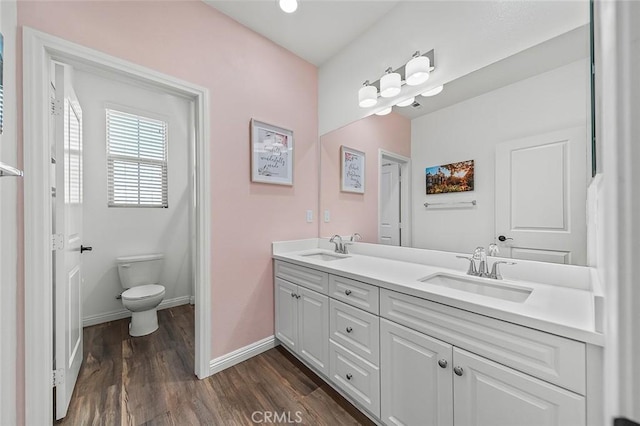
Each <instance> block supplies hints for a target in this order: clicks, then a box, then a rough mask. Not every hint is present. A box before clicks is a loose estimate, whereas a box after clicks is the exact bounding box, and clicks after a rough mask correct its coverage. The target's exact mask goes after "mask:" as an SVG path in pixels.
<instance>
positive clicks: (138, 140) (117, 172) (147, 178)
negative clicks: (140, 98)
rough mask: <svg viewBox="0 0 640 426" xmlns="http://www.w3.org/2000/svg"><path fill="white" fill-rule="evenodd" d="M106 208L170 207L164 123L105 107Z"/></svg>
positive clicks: (165, 123)
mask: <svg viewBox="0 0 640 426" xmlns="http://www.w3.org/2000/svg"><path fill="white" fill-rule="evenodd" d="M106 120H107V180H108V192H109V200H108V202H109V207H161V208H167V207H169V197H168V185H167V156H168V152H167V145H168V140H167V139H168V132H167V127H168V126H167V122H165V121H162V120H158V119H155V118H149V117H144V116H140V115H136V114H131V113H128V112H124V111H118V110H115V109H110V108H107V110H106Z"/></svg>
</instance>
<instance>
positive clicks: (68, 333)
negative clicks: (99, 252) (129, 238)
mask: <svg viewBox="0 0 640 426" xmlns="http://www.w3.org/2000/svg"><path fill="white" fill-rule="evenodd" d="M54 105H55V107H54V109H53V114H54V123H55V125H54V127H55V142H56V143H55V170H56V172H55V174H56V192H55V193H56V196H55V210H54V214H55V218H54V220H55V223H54V232H55V239H56V240H57V247H56V250H54V251H53V256H54V268H55V269H54V287H55V288H54V294H55V308H54V324H55V325H54V345H55V359H54V363H55V368H56V374H57V375H58V377H57V379H56V419H61V418H63V417H64V416H65V415H66V414H67V409H68V408H69V402H70V401H71V396H72V394H73V388H74V387H75V384H76V380H77V378H78V373H79V372H80V365H81V364H82V309H81V300H82V299H81V297H80V292H81V287H82V261H81V254H82V251H81V248H82V245H81V244H82V110H81V108H80V105H79V103H78V99H77V98H76V96H75V93H74V91H73V87H72V85H71V68H69V67H67V66H63V65H60V64H56V65H55V104H54Z"/></svg>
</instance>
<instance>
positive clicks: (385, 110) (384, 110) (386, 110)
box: [376, 107, 391, 115]
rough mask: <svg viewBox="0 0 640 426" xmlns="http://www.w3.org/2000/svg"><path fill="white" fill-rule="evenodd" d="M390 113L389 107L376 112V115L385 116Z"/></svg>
mask: <svg viewBox="0 0 640 426" xmlns="http://www.w3.org/2000/svg"><path fill="white" fill-rule="evenodd" d="M390 112H391V107H388V108H385V109H383V110H380V111H378V112H376V115H387V114H389V113H390Z"/></svg>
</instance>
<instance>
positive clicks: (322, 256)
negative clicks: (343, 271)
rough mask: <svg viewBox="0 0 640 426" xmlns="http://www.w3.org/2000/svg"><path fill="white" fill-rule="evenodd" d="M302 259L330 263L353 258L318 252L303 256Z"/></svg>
mask: <svg viewBox="0 0 640 426" xmlns="http://www.w3.org/2000/svg"><path fill="white" fill-rule="evenodd" d="M302 257H308V258H309V259H315V260H323V261H325V262H329V261H331V260H339V259H346V258H347V257H351V256H344V255H342V256H341V255H339V254H331V253H326V252H318V253H309V254H303V255H302Z"/></svg>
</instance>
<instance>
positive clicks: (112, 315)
mask: <svg viewBox="0 0 640 426" xmlns="http://www.w3.org/2000/svg"><path fill="white" fill-rule="evenodd" d="M190 299H191V296H180V297H174V298H173V299H167V300H163V301H162V302H161V303H160V305H159V306H158V310H161V309H167V308H173V307H174V306H180V305H186V304H187V303H189V302H190ZM130 316H131V312H129V311H128V310H126V309H124V308H122V309H120V310H117V311H111V312H105V313H102V314H96V315H89V316H86V317H84V318H82V326H83V327H88V326H90V325H97V324H102V323H105V322H109V321H116V320H119V319H122V318H128V317H130Z"/></svg>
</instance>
